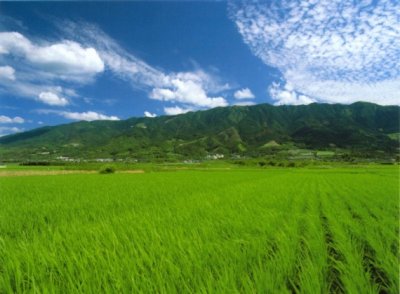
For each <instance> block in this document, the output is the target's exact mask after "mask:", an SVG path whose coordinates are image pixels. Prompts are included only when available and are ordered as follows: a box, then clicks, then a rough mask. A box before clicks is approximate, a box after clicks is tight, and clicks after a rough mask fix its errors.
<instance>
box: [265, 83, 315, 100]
mask: <svg viewBox="0 0 400 294" xmlns="http://www.w3.org/2000/svg"><path fill="white" fill-rule="evenodd" d="M268 90H269V94H270V96H271V98H272V99H273V100H274V101H275V104H276V105H285V104H292V105H306V104H310V103H313V102H316V101H315V100H314V99H312V98H310V97H308V96H306V95H302V94H299V93H298V92H296V91H295V90H294V89H293V87H292V86H291V85H290V84H289V83H286V85H285V86H283V87H282V86H281V85H280V84H277V83H273V84H272V85H271V86H270V87H269V89H268Z"/></svg>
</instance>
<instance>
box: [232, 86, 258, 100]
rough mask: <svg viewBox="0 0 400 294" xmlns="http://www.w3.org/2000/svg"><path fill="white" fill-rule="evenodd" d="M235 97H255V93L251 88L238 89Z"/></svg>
mask: <svg viewBox="0 0 400 294" xmlns="http://www.w3.org/2000/svg"><path fill="white" fill-rule="evenodd" d="M233 97H235V98H236V99H253V98H255V97H254V94H253V93H252V92H251V90H250V89H249V88H243V89H241V90H237V91H236V92H235V93H234V94H233Z"/></svg>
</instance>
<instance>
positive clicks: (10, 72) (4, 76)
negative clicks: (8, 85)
mask: <svg viewBox="0 0 400 294" xmlns="http://www.w3.org/2000/svg"><path fill="white" fill-rule="evenodd" d="M0 80H8V81H14V80H15V69H14V68H12V67H11V66H0Z"/></svg>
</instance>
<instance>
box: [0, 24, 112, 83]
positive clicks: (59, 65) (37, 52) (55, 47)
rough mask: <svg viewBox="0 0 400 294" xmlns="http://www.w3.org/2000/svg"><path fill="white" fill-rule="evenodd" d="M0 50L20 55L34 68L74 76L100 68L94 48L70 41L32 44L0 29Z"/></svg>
mask: <svg viewBox="0 0 400 294" xmlns="http://www.w3.org/2000/svg"><path fill="white" fill-rule="evenodd" d="M0 54H3V55H4V54H11V55H14V56H18V57H22V58H24V59H25V60H26V61H27V62H29V63H31V64H32V65H33V66H35V67H37V69H38V70H42V71H44V72H48V73H52V74H57V75H62V77H63V78H66V79H76V76H75V75H79V76H80V77H84V76H87V75H94V74H97V73H100V72H102V71H103V70H104V63H103V61H102V60H101V58H100V56H99V55H98V53H97V51H96V50H95V49H94V48H84V47H82V46H81V45H80V44H79V43H76V42H73V41H63V42H60V43H54V44H49V45H40V44H33V43H32V42H31V41H30V40H29V39H27V38H26V37H25V36H23V35H22V34H20V33H18V32H0Z"/></svg>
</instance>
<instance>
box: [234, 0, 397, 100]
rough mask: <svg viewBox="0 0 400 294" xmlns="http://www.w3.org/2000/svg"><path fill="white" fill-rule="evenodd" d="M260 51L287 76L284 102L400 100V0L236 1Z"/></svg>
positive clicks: (241, 23) (240, 20) (276, 91)
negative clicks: (399, 0)
mask: <svg viewBox="0 0 400 294" xmlns="http://www.w3.org/2000/svg"><path fill="white" fill-rule="evenodd" d="M229 7H230V15H231V17H232V19H233V20H234V21H235V23H236V25H237V28H238V30H239V32H240V34H241V35H242V36H243V39H244V42H245V43H246V44H247V45H249V47H250V48H251V50H252V52H253V53H254V54H255V55H256V56H258V57H259V58H261V59H262V60H263V61H264V63H266V64H267V65H269V66H272V67H276V68H278V69H279V70H280V71H281V72H282V75H283V80H282V81H281V82H280V84H279V85H278V84H275V85H273V86H271V88H270V94H271V96H272V98H274V99H275V100H276V103H277V104H287V103H288V104H298V103H310V102H312V101H319V102H340V103H350V102H354V101H358V100H364V101H370V102H375V103H380V104H399V101H400V25H399V19H400V2H398V1H392V0H380V1H369V0H360V1H341V0H322V1H316V0H312V1H305V0H293V1H280V0H273V1H271V2H262V1H256V2H251V3H249V2H243V3H238V2H233V1H232V2H231V3H230V5H229Z"/></svg>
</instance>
